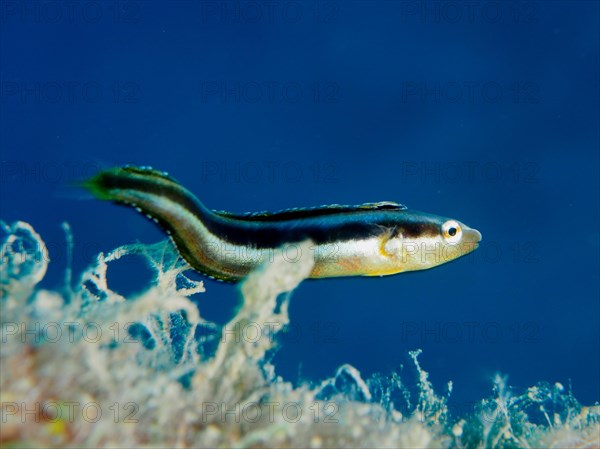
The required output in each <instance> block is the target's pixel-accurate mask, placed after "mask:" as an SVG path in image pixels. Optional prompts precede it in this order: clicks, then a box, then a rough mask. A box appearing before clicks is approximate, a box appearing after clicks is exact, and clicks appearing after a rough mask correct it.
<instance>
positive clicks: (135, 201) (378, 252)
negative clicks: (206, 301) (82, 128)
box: [84, 166, 481, 282]
mask: <svg viewBox="0 0 600 449" xmlns="http://www.w3.org/2000/svg"><path fill="white" fill-rule="evenodd" d="M84 186H85V187H86V188H88V189H89V190H90V191H91V192H92V193H93V194H94V195H95V196H96V197H97V198H99V199H103V200H110V201H113V202H115V203H119V204H124V205H127V206H131V207H133V208H135V209H136V210H137V211H139V212H141V213H143V214H145V215H146V216H147V217H148V218H150V219H152V220H154V221H155V222H156V223H158V225H159V226H160V227H161V228H162V229H163V230H164V231H165V232H166V233H167V234H168V235H169V236H170V237H171V239H172V240H173V242H174V244H175V246H176V247H177V250H178V252H179V254H180V255H181V257H183V259H185V261H186V262H187V263H188V264H189V265H190V266H191V267H192V268H193V269H195V270H196V271H198V272H200V273H203V274H205V275H207V276H210V277H212V278H214V279H217V280H221V281H228V282H237V281H240V280H242V279H243V278H244V277H245V276H247V275H248V274H249V273H250V272H251V271H252V270H254V269H255V268H257V267H258V266H259V265H260V264H261V263H263V262H264V261H266V260H269V258H271V257H272V256H273V254H274V251H277V250H281V251H286V252H287V253H289V255H288V257H289V258H290V260H293V258H294V257H298V255H297V254H295V253H294V250H293V249H290V247H289V246H290V245H292V246H295V247H296V249H297V245H296V244H297V243H299V242H302V241H304V240H308V239H310V240H312V242H313V244H314V246H313V247H312V249H313V251H314V259H315V264H314V267H313V270H312V272H311V274H310V278H312V279H317V278H330V277H341V276H385V275H390V274H396V273H401V272H404V271H414V270H424V269H427V268H432V267H435V266H437V265H441V264H443V263H446V262H449V261H451V260H454V259H456V258H458V257H460V256H463V255H465V254H468V253H470V252H471V251H473V250H475V249H476V248H477V246H478V243H479V241H480V240H481V234H480V233H479V231H477V230H475V229H472V228H469V227H468V226H466V225H465V224H463V223H461V222H459V221H457V220H454V219H450V218H444V217H440V216H437V215H431V214H427V213H423V212H416V211H412V210H408V209H407V208H406V206H403V205H401V204H398V203H394V202H379V203H368V204H362V205H358V206H343V205H337V204H335V205H330V206H320V207H315V208H298V209H288V210H283V211H279V212H273V213H270V212H259V213H245V214H234V213H230V212H225V211H217V210H211V209H208V208H207V207H206V206H204V205H203V204H202V203H201V202H200V201H199V200H198V199H197V198H196V197H195V196H194V195H193V194H192V193H190V192H189V191H188V190H187V189H185V188H184V187H182V186H181V185H180V184H179V183H178V182H177V181H176V180H175V179H173V178H172V177H170V176H169V175H167V174H166V173H163V172H160V171H157V170H153V169H152V168H149V167H133V166H125V167H117V168H112V169H109V170H105V171H103V172H100V173H99V174H98V175H96V176H94V177H93V178H91V179H89V180H88V181H86V182H85V183H84Z"/></svg>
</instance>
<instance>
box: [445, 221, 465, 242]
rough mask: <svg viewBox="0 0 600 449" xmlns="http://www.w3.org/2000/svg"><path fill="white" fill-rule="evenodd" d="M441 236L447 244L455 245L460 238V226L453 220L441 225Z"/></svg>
mask: <svg viewBox="0 0 600 449" xmlns="http://www.w3.org/2000/svg"><path fill="white" fill-rule="evenodd" d="M442 235H443V236H444V239H445V240H446V241H447V242H448V243H456V242H458V241H460V238H461V237H462V229H461V227H460V224H459V223H458V222H457V221H454V220H448V221H447V222H445V223H444V224H443V225H442Z"/></svg>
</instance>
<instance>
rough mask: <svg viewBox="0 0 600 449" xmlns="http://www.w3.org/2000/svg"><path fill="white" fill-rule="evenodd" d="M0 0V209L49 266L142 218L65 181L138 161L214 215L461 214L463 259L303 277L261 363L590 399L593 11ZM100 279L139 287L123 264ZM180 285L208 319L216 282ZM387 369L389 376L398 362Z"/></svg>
mask: <svg viewBox="0 0 600 449" xmlns="http://www.w3.org/2000/svg"><path fill="white" fill-rule="evenodd" d="M465 3H468V2H438V1H427V2H403V1H375V2H359V1H333V2H327V1H321V2H273V3H270V2H262V1H258V2H241V3H239V2H212V1H211V2H200V1H183V2H169V3H168V4H167V3H166V2H161V1H131V2H130V1H121V2H112V1H106V2H87V1H82V2H60V1H58V2H34V1H25V2H15V1H6V0H3V1H2V3H0V26H1V31H0V37H1V57H0V58H1V59H0V65H1V69H0V76H1V83H2V84H1V86H0V94H1V103H0V107H1V109H0V110H1V113H2V114H1V122H0V123H1V135H0V139H1V140H0V145H1V146H0V148H1V167H0V168H1V171H0V186H1V194H0V200H1V211H0V216H1V218H2V219H4V220H5V221H14V220H25V221H28V222H30V223H31V224H32V225H33V226H34V227H35V228H36V229H37V231H38V232H40V233H41V235H42V237H43V238H44V239H45V240H46V242H47V243H48V246H49V247H50V251H51V257H52V259H53V264H51V267H50V271H49V274H48V277H47V279H46V281H45V284H44V285H45V286H46V287H57V286H59V285H60V282H61V279H62V276H63V272H64V268H65V266H66V256H65V254H66V251H65V243H64V236H63V233H62V231H61V228H60V223H61V222H63V221H68V222H69V223H70V224H71V226H72V229H73V232H74V235H75V241H76V243H77V245H76V248H75V254H74V268H75V270H76V271H77V272H80V271H81V270H82V269H83V268H84V267H85V266H87V264H89V263H90V262H91V260H92V257H93V256H94V255H95V254H96V253H97V252H98V251H107V250H110V249H112V248H115V247H116V246H118V245H121V244H125V243H130V242H134V241H141V242H148V243H150V242H155V241H158V240H160V239H161V238H162V234H161V232H160V231H159V230H158V229H156V228H155V227H154V225H153V224H152V223H150V222H148V221H147V220H145V219H143V218H141V217H139V216H138V215H137V214H136V213H135V212H133V211H131V210H127V209H125V208H122V207H116V206H113V205H111V204H108V203H104V202H100V201H96V200H92V199H89V198H88V197H87V196H86V195H85V194H84V193H82V192H79V191H78V190H77V189H73V188H71V187H69V184H70V183H71V182H72V181H73V180H76V179H82V178H85V177H87V176H90V175H93V174H95V173H96V172H97V171H98V169H99V168H101V167H102V168H107V167H110V166H114V165H120V164H125V163H130V164H140V165H151V166H153V167H155V168H158V169H161V170H166V171H168V172H169V173H171V174H172V175H173V176H175V177H176V178H178V179H179V180H180V181H181V182H182V183H183V184H184V185H185V186H187V187H188V188H189V189H190V190H192V191H194V192H196V193H197V195H198V196H199V198H200V199H201V200H202V201H203V202H204V203H205V204H206V205H207V206H209V207H211V208H218V209H225V210H232V211H237V212H243V211H259V210H279V209H283V208H287V207H297V206H315V205H320V204H328V203H342V204H359V203H363V202H374V201H383V200H389V201H398V202H401V203H405V204H407V205H408V206H409V207H410V208H414V209H417V210H423V211H427V212H431V213H436V214H440V215H444V216H450V217H453V218H456V219H458V220H461V221H463V222H465V223H466V224H468V225H470V226H473V227H475V228H477V229H479V230H480V231H481V232H482V234H483V237H484V240H483V244H482V246H481V247H480V248H479V249H478V250H477V251H476V252H475V253H473V254H472V255H470V256H468V257H465V258H462V259H460V260H458V261H455V262H452V263H450V264H447V265H444V266H441V267H438V268H435V269H433V270H429V271H424V272H418V273H411V274H405V275H397V276H391V277H386V278H381V279H379V278H365V279H335V280H327V281H316V282H306V283H303V284H302V285H301V286H300V288H299V289H298V290H297V292H296V293H295V294H294V297H293V299H292V303H291V319H292V323H293V329H292V330H293V332H290V333H289V334H288V336H287V338H285V339H283V347H282V349H281V351H280V352H279V353H278V354H277V355H276V358H275V361H276V367H277V371H278V373H280V374H281V375H282V376H284V378H286V379H290V380H293V381H297V380H298V379H304V380H307V379H308V380H312V381H315V382H317V381H319V380H321V379H323V378H324V377H325V376H328V375H331V374H332V373H333V372H334V370H335V368H336V367H338V366H339V365H341V364H342V363H351V364H352V365H354V366H356V367H357V368H358V369H359V370H360V371H361V373H363V375H365V376H369V375H370V374H373V373H378V372H380V373H389V372H391V371H393V370H395V369H398V367H399V366H400V365H401V364H403V365H405V367H406V366H408V365H410V359H409V357H408V355H407V353H408V351H410V350H414V349H416V348H422V349H423V350H424V353H423V355H422V357H421V359H420V360H421V362H422V364H423V366H424V368H425V369H426V370H428V371H429V372H430V373H431V379H432V380H433V382H434V385H436V386H437V387H438V388H439V389H440V390H443V387H444V385H445V383H446V382H447V381H449V380H453V381H454V393H453V396H452V402H453V404H454V405H453V406H454V407H455V408H456V409H457V410H458V411H459V412H460V411H463V412H464V411H468V407H469V403H470V402H472V401H476V400H478V399H480V398H481V397H483V396H484V395H487V394H488V393H489V392H490V389H491V385H492V377H493V375H494V374H495V373H497V372H500V373H504V374H508V375H509V380H508V382H509V383H510V384H511V385H514V386H516V387H518V388H526V387H528V386H531V385H533V384H535V383H536V382H538V381H540V380H547V381H549V382H557V381H558V382H561V383H563V384H564V385H568V384H569V382H571V383H572V387H573V391H574V393H575V395H576V397H577V398H578V399H579V400H580V401H582V402H584V403H592V402H594V401H597V400H598V399H600V388H599V379H600V365H599V359H600V353H599V352H600V351H599V349H600V334H599V321H600V310H599V288H600V286H599V273H600V269H599V268H600V267H599V252H600V251H599V250H600V248H599V246H600V238H599V229H600V226H599V197H598V196H599V151H598V150H599V110H600V109H599V92H598V79H600V78H599V70H598V68H599V67H598V61H599V53H598V43H599V33H598V32H599V28H598V25H599V20H598V19H599V7H598V3H596V2H592V1H589V2H588V1H575V2H559V1H552V2H541V1H539V2H538V1H533V2H524V1H522V2H500V3H488V2H472V3H471V6H470V7H469V6H468V5H465ZM112 276H113V277H111V278H110V279H112V280H113V282H114V285H115V286H116V287H115V288H116V289H118V290H120V291H123V292H134V291H139V290H142V289H143V288H144V285H145V284H146V283H147V280H148V274H147V272H146V271H145V270H144V269H143V268H141V267H140V266H139V265H136V264H134V263H129V264H125V263H124V264H122V265H121V266H120V267H118V268H116V267H115V272H114V274H113V275H112ZM206 288H207V291H208V293H207V294H205V295H200V297H199V298H198V301H199V304H200V307H201V310H202V311H203V313H204V314H205V315H206V316H208V317H209V318H212V319H215V320H218V321H220V322H224V321H225V320H226V319H227V317H229V316H230V314H231V311H232V308H233V306H234V305H235V304H236V301H237V290H236V288H235V287H232V286H230V285H224V284H219V283H216V282H214V281H211V280H207V281H206ZM405 375H406V376H407V379H408V380H410V376H411V375H412V371H411V370H410V369H405Z"/></svg>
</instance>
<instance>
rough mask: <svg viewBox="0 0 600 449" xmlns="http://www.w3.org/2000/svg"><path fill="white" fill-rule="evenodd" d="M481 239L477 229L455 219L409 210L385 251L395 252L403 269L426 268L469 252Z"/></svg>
mask: <svg viewBox="0 0 600 449" xmlns="http://www.w3.org/2000/svg"><path fill="white" fill-rule="evenodd" d="M481 239H482V236H481V233H480V232H479V231H478V230H477V229H474V228H471V227H469V226H467V225H466V224H464V223H462V222H460V221H458V220H455V219H453V218H446V217H440V216H437V215H431V214H426V213H421V212H412V211H410V212H409V211H406V212H404V216H403V217H402V219H401V220H399V223H398V225H397V226H396V228H395V237H394V238H390V239H389V240H388V241H387V242H385V244H384V251H385V252H386V253H387V254H392V255H393V257H394V258H395V259H396V263H397V264H398V268H399V271H415V270H425V269H428V268H433V267H436V266H438V265H442V264H444V263H447V262H450V261H452V260H455V259H458V258H459V257H461V256H464V255H466V254H469V253H470V252H472V251H474V250H475V249H477V247H478V246H479V242H480V241H481Z"/></svg>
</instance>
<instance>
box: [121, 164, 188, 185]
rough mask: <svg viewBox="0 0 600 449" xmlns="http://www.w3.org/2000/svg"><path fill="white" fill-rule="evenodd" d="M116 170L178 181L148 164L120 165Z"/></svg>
mask: <svg viewBox="0 0 600 449" xmlns="http://www.w3.org/2000/svg"><path fill="white" fill-rule="evenodd" d="M116 170H123V171H124V172H127V173H130V174H133V175H149V176H154V177H156V178H162V179H164V180H167V181H172V182H177V183H178V181H177V180H176V179H175V178H173V177H172V176H170V175H169V174H168V173H167V172H166V171H160V170H155V169H153V168H152V167H150V166H148V165H141V166H138V165H123V166H122V167H119V168H117V169H116Z"/></svg>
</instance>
